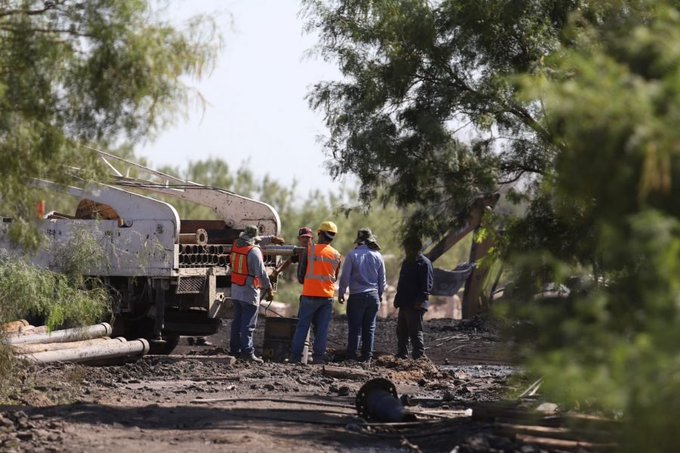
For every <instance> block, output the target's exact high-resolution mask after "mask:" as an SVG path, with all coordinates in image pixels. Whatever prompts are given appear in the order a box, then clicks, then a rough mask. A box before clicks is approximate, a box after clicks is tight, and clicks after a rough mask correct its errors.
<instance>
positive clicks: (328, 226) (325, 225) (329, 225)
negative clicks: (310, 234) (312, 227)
mask: <svg viewBox="0 0 680 453" xmlns="http://www.w3.org/2000/svg"><path fill="white" fill-rule="evenodd" d="M319 231H323V232H325V233H333V234H335V233H337V232H338V226H337V225H336V224H335V223H333V222H331V221H330V220H324V221H323V222H321V225H319Z"/></svg>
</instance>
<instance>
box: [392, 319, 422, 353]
mask: <svg viewBox="0 0 680 453" xmlns="http://www.w3.org/2000/svg"><path fill="white" fill-rule="evenodd" d="M424 313H425V312H424V311H423V310H416V309H415V308H410V307H400V308H399V318H398V319H397V356H399V357H403V358H406V357H408V346H409V340H410V342H411V347H412V349H413V351H412V356H413V358H414V359H418V358H420V357H422V356H424V355H425V343H424V342H423V314H424Z"/></svg>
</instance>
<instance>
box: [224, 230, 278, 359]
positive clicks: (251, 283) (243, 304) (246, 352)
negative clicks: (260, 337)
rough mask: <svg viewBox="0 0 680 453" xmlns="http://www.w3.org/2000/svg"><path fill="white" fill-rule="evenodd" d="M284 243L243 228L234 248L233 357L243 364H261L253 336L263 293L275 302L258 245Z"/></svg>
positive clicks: (231, 341)
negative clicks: (244, 362) (250, 362)
mask: <svg viewBox="0 0 680 453" xmlns="http://www.w3.org/2000/svg"><path fill="white" fill-rule="evenodd" d="M260 242H262V243H263V245H264V243H265V242H267V243H268V242H273V243H275V244H281V243H283V238H279V237H276V236H259V231H258V228H257V226H256V225H248V226H246V227H245V228H244V230H243V232H242V233H241V234H240V236H239V237H238V239H236V241H234V244H233V245H232V247H231V254H230V256H229V261H230V264H231V300H232V302H233V305H234V318H233V320H232V322H231V335H230V342H229V351H230V354H231V355H233V356H234V357H241V358H242V359H243V360H248V361H252V362H257V363H262V359H261V358H259V357H257V356H256V355H255V348H254V345H253V332H254V331H255V325H256V323H257V314H258V311H259V306H260V291H262V292H263V293H262V294H263V295H264V298H265V299H266V300H269V301H271V300H272V299H273V292H272V286H271V283H270V281H269V277H268V276H267V271H266V269H265V266H264V260H263V257H262V251H261V250H260V247H259V245H258V244H259V243H260Z"/></svg>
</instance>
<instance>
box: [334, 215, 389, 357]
mask: <svg viewBox="0 0 680 453" xmlns="http://www.w3.org/2000/svg"><path fill="white" fill-rule="evenodd" d="M354 243H355V244H357V246H356V248H354V250H352V251H351V252H349V254H348V255H347V258H346V259H345V263H344V265H343V268H342V273H341V274H340V288H339V297H338V301H339V302H340V303H344V301H345V292H346V291H347V288H348V287H349V300H348V301H347V327H348V329H347V359H348V360H355V359H356V358H357V356H356V353H357V348H358V346H359V339H361V356H360V357H359V360H360V361H362V362H366V361H370V360H371V358H372V357H373V342H374V338H375V326H376V317H377V316H378V309H379V308H380V301H381V300H382V297H383V292H384V291H385V262H384V261H383V257H382V255H381V254H380V252H378V250H380V246H379V245H378V242H377V239H376V237H375V236H374V235H373V232H372V231H371V230H370V229H369V228H361V229H360V230H359V231H358V232H357V238H356V240H355V241H354Z"/></svg>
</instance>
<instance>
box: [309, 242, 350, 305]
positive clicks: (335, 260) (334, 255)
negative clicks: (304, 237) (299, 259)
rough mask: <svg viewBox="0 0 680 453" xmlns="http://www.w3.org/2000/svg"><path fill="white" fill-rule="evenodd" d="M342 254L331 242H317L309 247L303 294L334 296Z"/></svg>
mask: <svg viewBox="0 0 680 453" xmlns="http://www.w3.org/2000/svg"><path fill="white" fill-rule="evenodd" d="M341 259H342V256H341V255H340V253H338V251H337V250H335V249H334V248H333V247H332V246H331V245H330V244H315V245H313V246H312V247H309V248H308V249H307V269H306V272H305V279H304V283H303V285H302V295H303V296H310V297H324V298H332V297H333V295H334V294H335V280H336V272H337V269H338V267H339V265H340V262H341Z"/></svg>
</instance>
